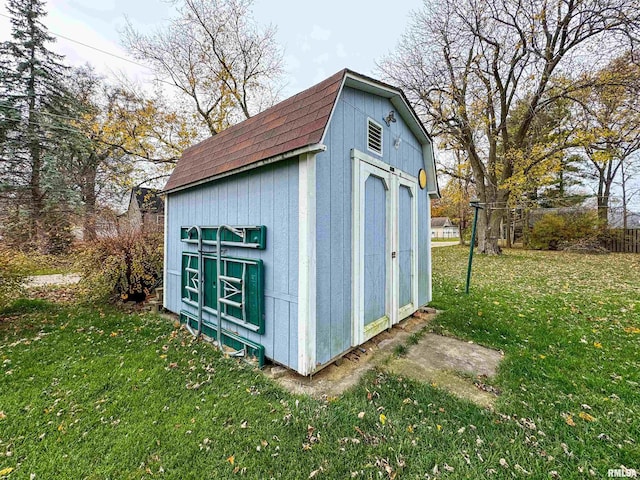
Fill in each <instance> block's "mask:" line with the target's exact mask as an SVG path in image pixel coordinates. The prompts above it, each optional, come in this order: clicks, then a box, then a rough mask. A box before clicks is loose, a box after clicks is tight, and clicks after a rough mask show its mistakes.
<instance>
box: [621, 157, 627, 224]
mask: <svg viewBox="0 0 640 480" xmlns="http://www.w3.org/2000/svg"><path fill="white" fill-rule="evenodd" d="M620 173H621V175H622V228H624V229H625V230H626V229H627V225H628V214H627V179H626V177H625V176H624V162H622V163H621V164H620Z"/></svg>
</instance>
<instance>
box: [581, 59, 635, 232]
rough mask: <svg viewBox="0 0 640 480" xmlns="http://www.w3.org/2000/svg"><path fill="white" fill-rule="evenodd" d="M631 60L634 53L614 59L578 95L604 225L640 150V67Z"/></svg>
mask: <svg viewBox="0 0 640 480" xmlns="http://www.w3.org/2000/svg"><path fill="white" fill-rule="evenodd" d="M631 60H632V58H631V55H630V54H626V55H622V56H620V57H618V58H616V59H614V60H613V61H611V62H610V63H609V64H608V65H606V66H605V67H604V68H603V69H601V70H599V71H597V72H595V73H594V74H593V75H592V76H593V77H594V78H593V86H592V87H590V88H588V89H586V90H585V91H584V92H581V93H580V94H578V95H576V100H577V101H579V105H580V106H579V113H578V115H577V117H578V118H579V119H580V124H581V131H580V132H579V140H580V143H581V144H582V146H583V149H584V151H585V153H586V155H587V158H588V159H589V161H590V163H591V167H592V169H593V175H594V177H595V178H596V181H597V186H598V190H597V200H598V218H599V219H600V221H601V222H602V224H603V225H607V223H608V220H609V203H610V198H611V189H612V187H613V185H614V181H615V180H616V178H617V177H618V175H619V174H621V175H622V177H623V183H622V185H623V188H625V189H626V187H627V183H626V181H625V173H624V171H623V170H624V166H625V164H627V163H631V160H632V155H633V154H634V153H636V152H637V151H639V150H640V68H638V66H637V65H635V64H634V63H633V62H632V61H631ZM625 193H626V192H625ZM624 201H625V199H623V202H624Z"/></svg>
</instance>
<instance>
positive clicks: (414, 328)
mask: <svg viewBox="0 0 640 480" xmlns="http://www.w3.org/2000/svg"><path fill="white" fill-rule="evenodd" d="M431 312H433V310H431ZM435 315H436V313H426V312H418V313H416V315H415V316H412V317H409V318H408V319H407V320H404V321H403V322H401V323H400V324H398V325H396V326H394V327H393V328H392V329H390V330H388V331H386V332H383V333H381V334H380V335H378V336H376V337H375V338H373V339H371V340H370V341H368V342H367V343H365V344H364V345H362V346H360V347H358V348H356V349H354V350H353V351H352V352H350V353H348V354H347V355H345V356H344V357H343V360H342V362H338V364H336V363H334V364H332V365H329V366H327V367H325V368H324V369H323V370H321V371H320V372H318V373H317V374H315V375H313V376H312V377H302V376H300V375H298V374H297V373H295V372H293V371H291V370H287V371H286V373H284V374H283V373H282V370H280V369H278V370H277V375H276V374H273V375H271V374H270V372H269V370H268V369H267V371H266V374H267V375H269V376H271V378H273V379H274V380H275V381H276V382H278V383H279V384H280V385H281V386H283V387H284V388H285V389H286V390H288V391H290V392H292V393H296V394H306V395H310V396H313V397H316V398H323V397H324V398H326V397H336V396H339V395H341V394H342V393H343V392H344V391H345V390H347V389H349V388H351V387H353V386H355V385H356V384H357V383H358V382H359V381H360V379H361V378H362V376H363V375H364V374H365V373H366V372H367V371H369V370H371V369H372V368H374V367H377V368H380V369H381V370H383V371H386V372H389V373H393V374H396V375H400V376H404V377H407V378H411V379H413V380H416V381H419V382H425V383H431V384H435V385H436V386H437V387H440V388H443V389H445V390H447V391H449V392H451V393H452V394H454V395H456V396H458V397H460V398H464V399H467V400H469V401H471V402H474V403H476V404H478V405H480V406H483V407H491V406H492V405H493V402H494V401H495V399H496V392H495V390H494V389H492V388H491V387H487V386H486V385H485V380H486V379H488V378H490V377H492V376H494V375H495V373H496V370H497V368H498V365H499V363H500V361H501V360H502V354H501V353H500V352H498V351H495V350H492V349H489V348H486V347H482V346H480V345H476V344H473V343H469V342H465V341H463V340H459V339H456V338H451V337H444V336H442V335H436V334H433V333H429V334H426V335H425V336H424V337H422V338H421V340H420V341H419V342H418V343H417V344H416V345H412V346H408V351H407V354H406V355H404V356H402V357H397V356H396V355H394V349H395V348H396V347H397V346H398V345H405V346H407V341H408V340H409V337H410V336H411V334H412V333H416V332H419V331H420V330H422V329H423V328H424V327H426V326H427V324H428V323H429V321H430V320H432V319H433V318H434V317H435Z"/></svg>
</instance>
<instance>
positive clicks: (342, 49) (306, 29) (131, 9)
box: [0, 0, 422, 97]
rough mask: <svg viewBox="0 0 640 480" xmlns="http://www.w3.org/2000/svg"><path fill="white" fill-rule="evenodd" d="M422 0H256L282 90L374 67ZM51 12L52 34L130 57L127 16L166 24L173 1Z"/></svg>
mask: <svg viewBox="0 0 640 480" xmlns="http://www.w3.org/2000/svg"><path fill="white" fill-rule="evenodd" d="M389 5H391V6H392V8H389ZM421 5H422V1H421V0H395V1H394V2H391V3H387V4H386V7H385V8H384V10H383V9H380V8H375V5H373V3H372V2H371V1H365V0H355V1H354V0H350V1H344V0H341V1H340V0H323V1H319V2H304V1H300V2H293V1H290V0H289V1H286V0H255V2H254V14H255V18H256V20H257V21H258V22H259V23H261V24H269V23H271V24H274V25H276V26H277V28H278V41H279V43H280V45H282V47H283V48H284V51H285V60H286V70H287V72H286V79H285V81H286V87H285V90H284V92H283V94H284V96H285V97H288V96H290V95H293V94H294V93H297V92H299V91H300V90H303V89H305V88H307V87H309V86H311V85H313V84H314V83H317V82H319V81H320V80H322V79H324V78H325V77H328V76H329V75H331V74H333V73H335V72H337V71H338V70H340V69H342V68H344V67H349V68H351V69H353V70H356V71H358V72H360V73H364V74H372V73H373V70H374V68H375V61H376V60H378V59H380V58H381V57H382V56H383V55H384V54H385V53H387V52H389V51H390V50H392V49H393V48H394V46H395V45H396V43H397V42H398V40H399V39H400V36H401V35H402V32H403V31H404V28H405V25H406V24H407V22H408V20H409V18H410V14H411V11H412V10H415V9H418V8H420V6H421ZM47 11H48V16H47V17H46V19H45V20H44V23H45V24H46V25H47V27H48V28H49V30H50V31H51V33H54V34H58V35H63V36H65V37H68V38H70V39H73V40H76V41H80V42H82V43H86V44H87V45H91V46H93V47H96V48H99V49H101V50H105V51H107V52H111V53H114V54H117V55H120V56H122V57H127V53H126V51H125V50H124V49H123V48H122V47H121V45H120V33H119V32H120V31H121V30H122V27H123V25H124V23H125V16H126V17H128V18H129V19H130V20H131V22H132V23H133V24H134V25H135V26H136V27H137V28H139V29H140V30H143V31H151V30H153V29H155V28H161V27H162V25H163V24H165V23H166V20H167V19H168V18H170V17H171V16H172V15H173V12H174V8H173V5H172V2H167V1H162V0H100V1H96V0H49V1H48V2H47ZM0 13H2V14H4V15H6V14H7V13H8V12H7V10H6V0H0ZM9 35H10V24H9V20H8V19H7V18H5V17H0V40H6V39H8V38H9ZM53 50H55V51H56V52H58V53H61V54H64V55H65V56H66V59H67V62H68V63H69V64H72V65H79V64H83V63H85V62H89V63H91V64H92V65H94V66H95V67H96V69H97V70H98V71H100V72H102V73H108V72H120V71H124V72H127V73H128V74H129V75H130V76H132V77H134V78H138V79H144V78H146V77H149V78H150V76H151V72H150V71H149V70H146V69H144V68H141V67H138V66H136V65H133V64H131V63H129V62H126V61H124V60H119V59H117V58H114V57H112V56H109V55H105V54H101V53H99V52H97V51H95V50H92V49H90V48H86V47H83V46H81V45H78V44H76V43H73V42H70V41H68V40H66V39H64V38H61V37H59V36H58V39H57V42H56V45H54V46H53Z"/></svg>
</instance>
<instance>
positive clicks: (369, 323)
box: [352, 150, 418, 346]
mask: <svg viewBox="0 0 640 480" xmlns="http://www.w3.org/2000/svg"><path fill="white" fill-rule="evenodd" d="M353 156H354V184H353V190H354V191H353V200H354V201H353V210H354V213H353V259H352V260H353V272H354V278H353V290H352V293H353V322H352V345H354V346H355V345H359V344H361V343H363V342H365V341H367V340H368V339H370V338H371V337H373V336H374V335H377V334H378V333H380V332H382V331H383V330H385V329H387V328H389V327H391V325H393V324H395V323H397V322H399V321H400V320H402V319H403V318H405V317H407V316H409V315H411V314H412V313H413V312H414V311H415V309H416V307H417V289H418V283H417V278H418V275H417V264H418V262H417V259H418V256H417V254H418V252H417V232H418V225H417V220H418V207H417V181H416V180H415V179H413V178H411V177H409V176H407V175H406V174H404V173H401V172H398V171H394V169H393V168H391V167H390V166H389V165H386V164H384V163H383V162H380V161H378V160H375V159H373V158H372V157H370V156H368V155H366V154H364V153H361V152H358V151H356V150H354V151H353Z"/></svg>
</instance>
